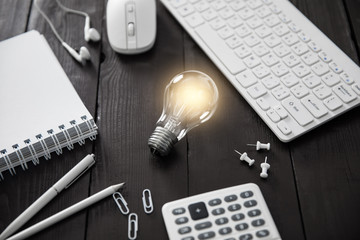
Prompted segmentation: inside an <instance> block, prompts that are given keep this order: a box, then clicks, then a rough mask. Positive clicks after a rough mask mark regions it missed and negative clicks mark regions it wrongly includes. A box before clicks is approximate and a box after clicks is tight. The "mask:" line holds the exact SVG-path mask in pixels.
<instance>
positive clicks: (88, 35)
mask: <svg viewBox="0 0 360 240" xmlns="http://www.w3.org/2000/svg"><path fill="white" fill-rule="evenodd" d="M84 36H85V41H87V42H88V41H90V40H91V41H94V42H97V41H99V40H100V33H99V32H98V31H97V30H96V29H95V28H90V17H88V16H87V17H86V18H85V27H84Z"/></svg>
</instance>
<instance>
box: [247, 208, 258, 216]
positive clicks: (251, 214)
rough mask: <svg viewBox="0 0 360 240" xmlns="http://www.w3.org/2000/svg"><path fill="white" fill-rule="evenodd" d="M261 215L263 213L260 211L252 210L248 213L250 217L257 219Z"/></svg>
mask: <svg viewBox="0 0 360 240" xmlns="http://www.w3.org/2000/svg"><path fill="white" fill-rule="evenodd" d="M260 214H261V211H260V210H259V209H255V210H251V211H249V212H248V216H249V217H256V216H259V215H260Z"/></svg>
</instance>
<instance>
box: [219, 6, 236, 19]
mask: <svg viewBox="0 0 360 240" xmlns="http://www.w3.org/2000/svg"><path fill="white" fill-rule="evenodd" d="M219 15H220V17H222V18H223V19H228V18H230V17H232V16H234V12H233V10H231V8H229V7H225V8H223V9H221V10H220V11H219Z"/></svg>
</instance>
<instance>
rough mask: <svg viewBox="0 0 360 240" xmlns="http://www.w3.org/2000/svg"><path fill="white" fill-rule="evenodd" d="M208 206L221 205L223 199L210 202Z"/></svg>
mask: <svg viewBox="0 0 360 240" xmlns="http://www.w3.org/2000/svg"><path fill="white" fill-rule="evenodd" d="M208 204H209V206H216V205H219V204H221V199H220V198H215V199H212V200H210V201H209V202H208Z"/></svg>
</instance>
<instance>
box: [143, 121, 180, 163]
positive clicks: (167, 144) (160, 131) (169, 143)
mask: <svg viewBox="0 0 360 240" xmlns="http://www.w3.org/2000/svg"><path fill="white" fill-rule="evenodd" d="M177 141H178V140H177V137H176V136H175V134H173V133H172V132H170V131H169V130H167V129H165V128H163V127H159V126H158V127H156V128H155V130H154V132H153V133H152V134H151V136H150V138H149V140H148V145H149V147H150V149H151V152H152V153H153V154H154V155H160V156H166V155H168V154H169V152H170V150H171V149H172V148H173V146H174V144H175V143H177Z"/></svg>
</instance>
